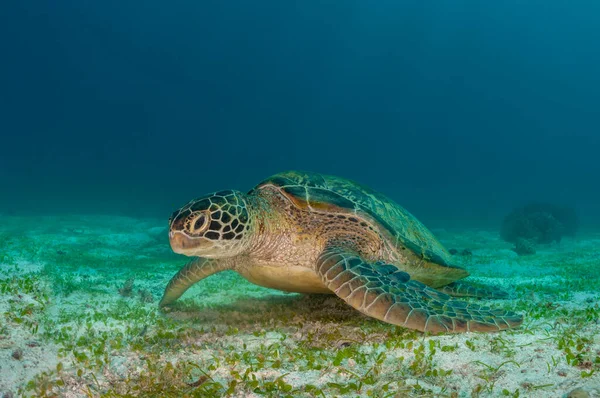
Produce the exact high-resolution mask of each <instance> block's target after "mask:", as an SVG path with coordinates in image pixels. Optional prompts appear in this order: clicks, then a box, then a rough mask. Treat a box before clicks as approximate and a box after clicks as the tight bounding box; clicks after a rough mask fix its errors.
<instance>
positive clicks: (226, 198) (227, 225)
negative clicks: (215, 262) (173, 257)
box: [169, 191, 252, 258]
mask: <svg viewBox="0 0 600 398" xmlns="http://www.w3.org/2000/svg"><path fill="white" fill-rule="evenodd" d="M251 221H252V220H251V217H250V213H249V211H248V204H247V196H246V194H244V193H242V192H238V191H220V192H216V193H213V194H211V195H207V196H204V197H201V198H198V199H194V200H192V201H191V202H189V203H188V204H187V205H185V206H183V207H182V208H181V209H179V210H177V211H176V212H174V213H173V214H172V215H171V218H170V220H169V241H170V243H171V248H172V249H173V251H174V252H175V253H179V254H185V255H186V256H198V257H206V258H224V257H233V256H236V255H238V254H240V253H241V252H243V251H244V249H245V248H246V247H247V246H248V241H249V239H248V235H250V231H251V227H252V222H251Z"/></svg>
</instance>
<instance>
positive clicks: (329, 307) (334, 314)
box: [164, 294, 369, 329]
mask: <svg viewBox="0 0 600 398" xmlns="http://www.w3.org/2000/svg"><path fill="white" fill-rule="evenodd" d="M164 315H165V316H166V317H168V318H171V319H174V320H189V321H192V322H193V323H201V324H204V325H225V326H234V327H236V328H238V329H242V328H244V329H245V328H249V329H256V328H260V327H264V326H265V325H267V324H269V325H272V324H279V325H280V326H285V325H293V324H299V323H319V322H320V323H342V322H345V323H348V322H350V323H357V324H359V323H361V322H364V320H365V319H369V318H368V317H366V316H364V315H362V314H361V313H360V312H358V311H356V310H355V309H353V308H352V307H350V306H349V305H347V304H346V303H344V302H343V301H342V300H341V299H339V298H338V297H336V296H335V295H325V294H293V295H289V296H282V295H266V296H262V297H240V298H236V299H234V300H232V301H231V302H230V303H226V304H216V305H203V304H200V303H198V302H197V301H190V300H187V301H184V302H176V303H175V304H174V305H172V306H170V308H169V309H168V310H167V311H165V312H164Z"/></svg>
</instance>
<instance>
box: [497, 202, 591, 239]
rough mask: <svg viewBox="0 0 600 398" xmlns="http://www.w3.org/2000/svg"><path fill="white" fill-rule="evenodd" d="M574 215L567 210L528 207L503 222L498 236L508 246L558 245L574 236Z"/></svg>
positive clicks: (535, 205) (575, 222)
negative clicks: (519, 243)
mask: <svg viewBox="0 0 600 398" xmlns="http://www.w3.org/2000/svg"><path fill="white" fill-rule="evenodd" d="M578 224H579V223H578V220H577V214H576V213H575V210H574V209H572V208H570V207H564V206H557V205H553V204H549V203H530V204H527V205H525V206H523V207H519V208H516V209H514V210H513V211H512V212H511V213H510V214H508V215H507V216H506V217H505V218H504V222H503V223H502V229H501V231H500V235H501V236H502V239H504V240H505V241H507V242H512V243H516V242H517V241H518V240H519V239H526V240H528V241H530V242H534V243H552V242H560V240H561V239H562V237H563V236H573V235H575V233H576V232H577V227H578Z"/></svg>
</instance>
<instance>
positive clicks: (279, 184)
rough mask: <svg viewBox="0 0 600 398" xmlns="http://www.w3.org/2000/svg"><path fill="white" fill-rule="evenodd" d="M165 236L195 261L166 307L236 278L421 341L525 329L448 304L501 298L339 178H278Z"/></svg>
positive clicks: (220, 202) (505, 317)
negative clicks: (218, 280)
mask: <svg viewBox="0 0 600 398" xmlns="http://www.w3.org/2000/svg"><path fill="white" fill-rule="evenodd" d="M169 227H170V228H169V240H170V243H171V248H172V249H173V251H175V252H176V253H180V254H185V255H187V256H194V257H195V259H193V260H192V261H191V262H190V263H188V264H187V265H186V266H185V267H184V268H182V269H181V270H180V271H179V272H178V273H177V274H176V275H175V276H174V277H173V278H172V279H171V281H170V282H169V284H168V286H167V288H166V290H165V293H164V296H163V298H162V300H161V302H160V304H159V305H160V306H161V307H164V306H166V305H169V304H171V303H173V302H174V301H175V300H177V299H178V298H179V297H180V296H181V295H182V294H183V293H184V292H185V291H186V290H187V289H188V288H189V287H190V286H191V285H193V284H194V283H196V282H198V281H199V280H201V279H203V278H206V277H207V276H209V275H212V274H215V273H217V272H220V271H223V270H235V271H237V272H238V273H240V274H241V275H242V276H243V277H244V278H246V279H247V280H248V281H250V282H252V283H255V284H257V285H261V286H265V287H269V288H274V289H279V290H283V291H288V292H300V293H330V294H336V295H337V296H338V297H340V298H341V299H342V300H344V301H345V302H346V303H347V304H349V305H350V306H352V307H354V308H355V309H357V310H359V311H360V312H362V313H363V314H366V315H368V316H370V317H373V318H376V319H379V320H382V321H384V322H388V323H391V324H394V325H400V326H403V327H406V328H410V329H416V330H419V331H423V332H432V333H441V332H451V333H459V332H468V331H485V332H488V331H498V330H504V329H509V328H513V327H516V326H518V325H520V324H521V322H522V317H521V316H520V315H517V314H515V313H512V312H509V311H504V310H500V309H491V308H489V307H485V306H482V305H478V304H472V303H468V302H466V301H461V300H456V299H454V298H452V297H451V296H471V297H492V298H501V297H504V296H505V294H504V293H503V292H501V291H500V290H498V289H493V288H480V287H474V286H469V285H467V284H465V283H464V282H457V281H458V280H459V279H462V278H464V277H466V276H468V275H469V273H468V272H467V271H466V270H464V269H463V268H460V267H458V266H456V265H453V264H452V257H451V256H450V254H449V253H448V252H447V251H446V249H444V247H443V246H442V245H441V243H440V242H438V240H437V239H436V238H435V237H434V236H433V234H432V233H431V232H430V231H429V230H428V229H427V228H425V226H424V225H423V224H421V222H419V221H418V220H417V219H416V218H415V217H414V216H413V215H412V214H410V213H409V212H408V211H406V210H405V209H403V208H402V207H401V206H399V205H398V204H396V203H395V202H394V201H392V200H391V199H389V198H387V197H386V196H384V195H382V194H380V193H377V192H375V191H373V190H372V189H370V188H367V187H364V186H362V185H359V184H357V183H355V182H353V181H349V180H346V179H343V178H339V177H333V176H328V175H322V174H317V173H311V172H298V171H289V172H284V173H280V174H276V175H274V176H272V177H270V178H268V179H266V180H264V181H263V182H261V183H260V184H258V185H257V186H256V187H255V188H253V189H252V190H251V191H250V192H248V193H246V194H245V193H242V192H239V191H220V192H216V193H213V194H211V195H208V196H204V197H201V198H199V199H195V200H192V201H191V202H189V203H188V204H186V205H185V206H183V207H182V208H181V209H179V210H177V211H176V212H174V213H173V215H172V216H171V218H170V221H169ZM436 289H439V290H436Z"/></svg>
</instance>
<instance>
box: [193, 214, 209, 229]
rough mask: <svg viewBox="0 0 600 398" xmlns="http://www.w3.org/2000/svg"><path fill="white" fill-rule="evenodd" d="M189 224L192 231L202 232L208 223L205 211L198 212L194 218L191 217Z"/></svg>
mask: <svg viewBox="0 0 600 398" xmlns="http://www.w3.org/2000/svg"><path fill="white" fill-rule="evenodd" d="M191 225H192V228H191V229H192V232H193V233H198V232H202V231H203V230H204V229H205V228H206V226H207V225H208V217H207V216H206V214H205V213H200V214H199V215H197V216H196V218H195V219H192V222H191Z"/></svg>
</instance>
